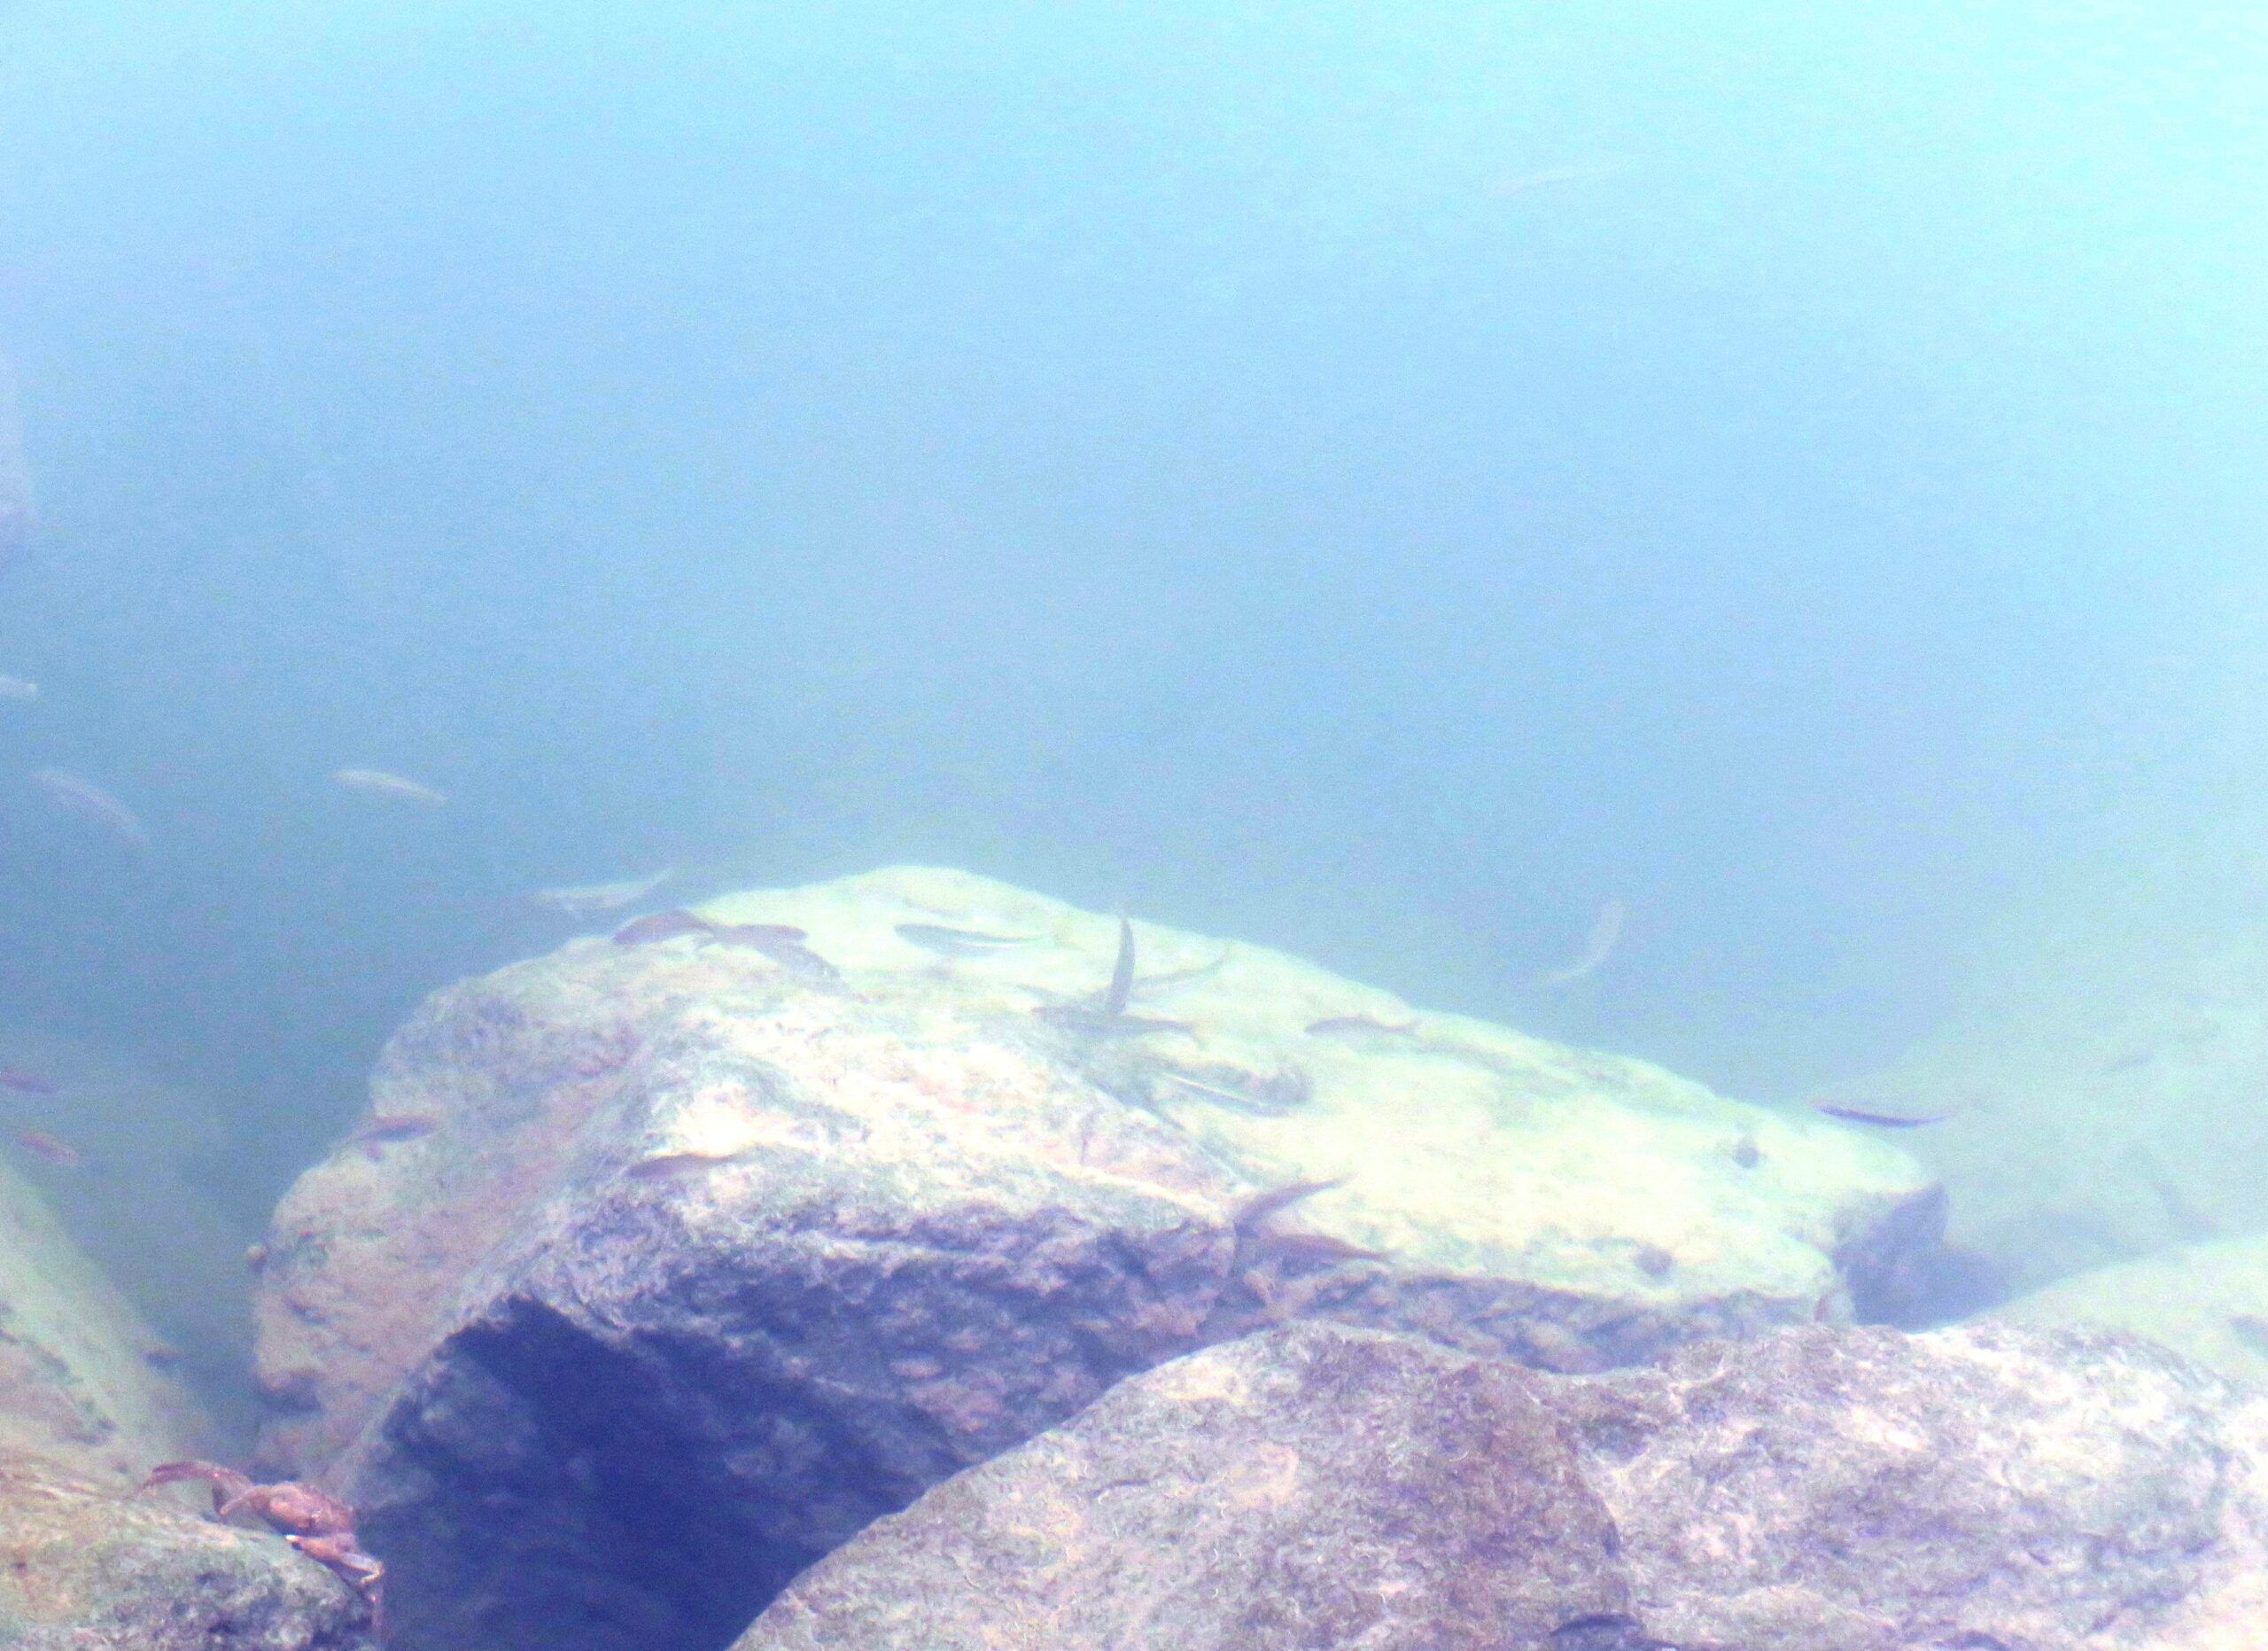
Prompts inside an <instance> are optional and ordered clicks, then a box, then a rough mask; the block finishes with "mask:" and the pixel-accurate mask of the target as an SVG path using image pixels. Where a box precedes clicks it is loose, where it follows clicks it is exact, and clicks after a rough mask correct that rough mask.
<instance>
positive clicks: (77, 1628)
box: [0, 1452, 377, 1651]
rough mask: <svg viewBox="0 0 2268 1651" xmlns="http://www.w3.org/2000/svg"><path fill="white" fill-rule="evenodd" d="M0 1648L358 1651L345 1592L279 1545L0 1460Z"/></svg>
mask: <svg viewBox="0 0 2268 1651" xmlns="http://www.w3.org/2000/svg"><path fill="white" fill-rule="evenodd" d="M0 1555H4V1556H5V1561H6V1562H5V1564H4V1565H0V1646H6V1647H11V1651H219V1648H220V1647H229V1651H371V1648H372V1647H375V1645H376V1643H377V1642H376V1641H375V1640H374V1639H371V1637H370V1635H369V1612H368V1610H367V1609H366V1608H364V1606H363V1604H362V1601H361V1600H360V1599H359V1598H357V1597H356V1595H355V1593H354V1591H353V1589H352V1588H350V1587H348V1586H347V1585H346V1584H345V1583H343V1582H341V1581H340V1580H339V1579H338V1577H334V1576H332V1575H331V1574H330V1572H329V1571H328V1570H325V1569H323V1568H322V1566H321V1565H318V1564H316V1563H315V1561H313V1560H311V1559H307V1558H306V1557H304V1556H303V1555H301V1554H295V1553H293V1552H292V1551H291V1548H290V1547H289V1546H286V1545H285V1544H284V1541H283V1538H281V1537H277V1536H270V1535H268V1534H265V1533H263V1532H256V1531H251V1530H236V1529H233V1528H231V1527H229V1526H227V1525H222V1524H219V1523H214V1521H213V1520H211V1519H208V1518H200V1517H199V1516H198V1515H196V1514H194V1513H190V1512H187V1511H184V1509H183V1507H180V1506H178V1505H173V1504H169V1503H168V1502H167V1500H166V1499H163V1498H162V1497H160V1496H158V1495H150V1496H140V1497H136V1496H132V1495H129V1494H127V1493H124V1492H121V1491H120V1490H119V1488H118V1487H117V1486H116V1485H115V1484H98V1483H96V1482H92V1481H88V1480H83V1479H79V1478H76V1477H74V1476H71V1475H70V1474H68V1473H67V1472H66V1471H64V1470H63V1469H61V1468H57V1467H56V1466H55V1465H53V1464H52V1463H49V1462H45V1461H42V1460H37V1459H35V1458H32V1457H28V1456H25V1455H22V1454H20V1453H18V1452H0Z"/></svg>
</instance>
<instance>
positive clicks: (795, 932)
mask: <svg viewBox="0 0 2268 1651" xmlns="http://www.w3.org/2000/svg"><path fill="white" fill-rule="evenodd" d="M803 936H804V931H802V930H801V929H798V928H796V927H795V926H794V925H793V924H791V923H722V924H717V925H714V926H712V927H711V930H710V931H709V938H710V940H711V942H712V943H714V944H716V945H718V946H746V947H748V948H749V949H750V951H753V952H761V953H763V954H764V955H765V956H766V957H768V958H770V959H771V960H772V961H773V962H775V963H777V964H779V965H780V967H781V968H782V969H784V970H787V971H788V973H789V974H791V975H801V976H802V977H804V979H806V980H825V981H836V980H840V979H842V978H843V971H842V970H839V969H837V968H836V967H835V965H834V964H832V963H830V962H827V959H825V958H823V957H821V956H820V955H819V954H818V953H817V952H814V951H812V949H811V947H809V946H805V945H804V938H803Z"/></svg>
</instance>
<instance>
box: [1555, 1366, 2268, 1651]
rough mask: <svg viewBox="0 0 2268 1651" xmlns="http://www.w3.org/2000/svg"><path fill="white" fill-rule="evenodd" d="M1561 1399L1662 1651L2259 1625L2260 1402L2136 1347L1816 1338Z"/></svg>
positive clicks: (2070, 1650) (2106, 1641)
mask: <svg viewBox="0 0 2268 1651" xmlns="http://www.w3.org/2000/svg"><path fill="white" fill-rule="evenodd" d="M1561 1391H1562V1393H1563V1395H1564V1397H1563V1398H1562V1400H1561V1401H1560V1404H1559V1406H1558V1409H1559V1411H1560V1413H1561V1414H1562V1415H1563V1416H1564V1417H1565V1419H1566V1420H1567V1421H1569V1422H1570V1423H1571V1424H1572V1425H1573V1428H1574V1429H1575V1431H1576V1433H1577V1434H1578V1436H1579V1437H1581V1439H1582V1440H1583V1441H1584V1444H1585V1445H1586V1447H1587V1450H1588V1469H1587V1477H1588V1479H1589V1481H1590V1483H1591V1484H1592V1485H1593V1487H1594V1488H1595V1489H1596V1491H1598V1493H1599V1495H1600V1497H1601V1499H1603V1500H1604V1502H1605V1504H1606V1506H1607V1507H1608V1509H1609V1511H1610V1512H1611V1514H1612V1516H1613V1518H1614V1521H1615V1524H1616V1527H1617V1529H1618V1530H1619V1532H1620V1534H1621V1539H1622V1554H1623V1559H1624V1562H1625V1563H1626V1565H1627V1567H1628V1571H1629V1577H1630V1582H1631V1589H1632V1593H1633V1596H1634V1599H1635V1610H1636V1612H1637V1614H1638V1616H1639V1617H1640V1618H1641V1620H1642V1621H1643V1623H1644V1624H1645V1627H1646V1630H1647V1632H1649V1634H1651V1635H1652V1636H1654V1637H1655V1638H1656V1639H1658V1640H1660V1641H1663V1642H1666V1643H1667V1644H1669V1645H1673V1646H1682V1647H1719V1646H1722V1647H1739V1648H1740V1651H1783V1648H1784V1651H1917V1648H1919V1647H1930V1651H1938V1648H1939V1647H1943V1648H1945V1651H1996V1648H1998V1651H2029V1648H2030V1647H2042V1648H2043V1651H2044V1648H2046V1647H2054V1648H2055V1651H2244V1648H2249V1647H2257V1646H2258V1645H2259V1644H2260V1639H2259V1638H2258V1633H2259V1624H2261V1623H2262V1622H2264V1621H2268V1400H2264V1399H2262V1398H2258V1397H2256V1396H2255V1395H2252V1394H2250V1393H2249V1392H2248V1391H2245V1390H2240V1389H2234V1388H2232V1387H2230V1386H2229V1385H2227V1384H2226V1383H2225V1382H2221V1381H2219V1380H2218V1378H2216V1377H2214V1376H2212V1375H2209V1374H2207V1373H2206V1372H2204V1371H2202V1370H2201V1369H2199V1368H2198V1367H2194V1366H2192V1365H2188V1364H2186V1363H2185V1362H2183V1361H2182V1360H2180V1359H2176V1358H2175V1357H2173V1356H2172V1355H2171V1354H2169V1353H2166V1352H2164V1351H2163V1350H2160V1349H2158V1348H2155V1347H2154V1346H2151V1345H2150V1344H2148V1343H2141V1342H2135V1341H2130V1340H2121V1339H2118V1338H2110V1337H2101V1336H2095V1337H2088V1336H2078V1335H2068V1334H2067V1335H2063V1336H2051V1335H2044V1334H2040V1333H2037V1332H2025V1331H2019V1330H2016V1329H2010V1328H1998V1327H1980V1328H1961V1329H1953V1330H1944V1331H1935V1332H1931V1333H1930V1334H1928V1335H1924V1336H1903V1335H1901V1334H1899V1332H1897V1331H1894V1330H1887V1329H1837V1328H1814V1329H1807V1330H1794V1331H1787V1332H1783V1333H1782V1334H1780V1335H1776V1336H1771V1337H1767V1338H1766V1339H1764V1340H1762V1341H1759V1342H1757V1343H1751V1344H1747V1345H1742V1346H1720V1347H1713V1348H1701V1349H1692V1350H1688V1351H1683V1352H1681V1353H1680V1354H1678V1355H1676V1356H1674V1358H1673V1359H1671V1360H1670V1361H1669V1363H1668V1366H1667V1367H1666V1368H1665V1369H1661V1370H1649V1371H1637V1372H1631V1373H1627V1374H1625V1375H1616V1376H1612V1377H1609V1378H1605V1379H1603V1380H1600V1381H1596V1382H1571V1383H1565V1384H1563V1385H1562V1388H1561Z"/></svg>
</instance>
